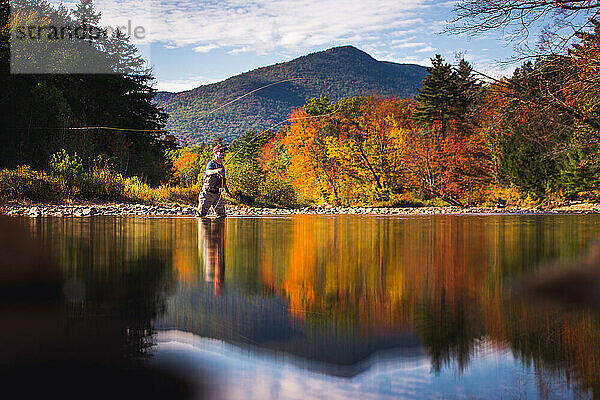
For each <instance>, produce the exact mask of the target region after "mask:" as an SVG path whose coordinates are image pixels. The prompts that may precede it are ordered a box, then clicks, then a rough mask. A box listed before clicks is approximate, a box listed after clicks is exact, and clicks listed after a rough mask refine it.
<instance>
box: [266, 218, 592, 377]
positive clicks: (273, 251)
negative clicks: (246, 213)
mask: <svg viewBox="0 0 600 400" xmlns="http://www.w3.org/2000/svg"><path fill="white" fill-rule="evenodd" d="M548 223H549V222H548V221H547V220H544V219H543V218H536V217H532V218H529V217H505V216H502V217H500V216H486V217H471V218H465V217H464V216H457V217H452V216H446V217H415V218H411V219H406V220H403V221H398V220H393V219H384V218H373V219H365V218H364V217H363V218H361V217H357V218H353V217H342V218H319V217H313V216H304V217H298V218H295V219H294V220H293V222H292V223H290V224H288V225H291V226H286V225H285V224H281V223H279V224H278V225H279V228H277V229H275V230H274V231H273V230H272V229H273V228H272V227H271V228H268V229H271V230H272V231H271V232H270V234H269V235H266V236H262V239H261V243H262V244H261V247H262V248H263V249H264V250H263V251H262V256H260V259H261V268H260V273H261V279H262V280H263V283H264V284H265V285H266V286H268V287H270V288H272V289H274V290H275V291H276V292H278V293H279V294H280V295H282V296H283V297H285V298H287V299H288V301H289V307H290V314H291V315H292V316H293V317H294V318H296V319H299V320H302V321H304V322H305V323H310V322H311V321H313V320H315V321H318V320H319V319H321V318H323V316H327V318H330V319H333V320H336V321H337V323H338V324H339V326H340V327H344V329H351V328H349V326H354V327H356V328H357V329H359V330H360V332H361V334H362V335H370V334H378V333H379V334H381V333H383V334H385V333H388V334H390V333H393V332H397V331H398V330H402V329H409V330H416V331H417V332H418V333H419V336H420V338H421V340H422V342H423V344H424V346H425V348H426V350H427V351H428V352H429V355H430V356H431V358H432V362H433V365H434V368H436V369H437V370H439V369H441V368H442V367H444V366H445V365H448V364H453V363H454V362H456V365H457V367H458V368H459V370H462V369H463V368H465V367H466V366H467V365H468V364H469V362H470V359H471V357H472V354H473V351H474V349H475V348H476V346H477V344H478V343H480V342H481V341H490V342H491V344H492V345H493V346H495V347H499V348H508V347H510V348H511V349H512V350H513V351H514V352H515V354H517V355H520V356H522V358H523V359H524V360H526V361H533V362H534V363H535V365H536V366H539V368H538V371H539V372H540V374H542V373H543V372H544V373H545V372H548V371H553V370H559V371H563V373H566V372H565V371H576V372H575V373H574V374H573V376H572V378H577V377H581V379H582V380H584V381H590V380H591V382H599V381H600V380H599V379H598V377H597V376H596V373H595V372H593V371H595V370H596V369H597V368H596V369H594V367H597V362H595V361H594V359H593V358H591V359H590V358H589V357H586V356H585V351H584V349H585V348H586V346H591V345H593V344H594V343H598V335H599V334H600V329H598V327H599V325H598V323H597V321H591V320H589V319H588V320H586V319H585V318H584V319H583V320H582V319H580V318H579V317H572V318H570V319H568V320H566V321H561V323H560V325H557V324H556V316H553V317H550V316H544V315H543V314H537V313H532V312H529V311H527V310H528V309H529V307H528V306H527V304H526V303H522V302H521V301H518V300H515V299H512V298H511V297H510V292H509V291H508V290H509V287H507V286H506V282H507V281H509V282H510V280H511V279H517V278H519V277H520V276H521V275H523V274H524V273H527V272H531V271H532V270H533V269H534V267H535V266H536V265H539V264H540V263H542V262H544V261H547V260H551V259H557V258H558V259H561V258H562V259H568V258H572V257H573V256H575V255H576V254H577V253H579V252H580V251H581V250H582V249H583V247H584V246H585V245H586V243H587V242H588V240H589V239H590V238H592V237H594V235H596V233H595V232H594V231H593V230H591V229H589V227H587V228H586V227H585V226H584V225H582V224H575V223H574V220H573V219H572V218H570V217H564V218H562V217H559V218H554V219H553V220H552V224H553V227H554V229H548V228H549V226H548ZM276 225H277V224H276ZM276 231H278V234H276V235H274V236H270V235H271V234H273V233H275V232H276ZM269 237H272V239H269ZM283 237H285V238H287V241H286V244H285V247H281V246H280V245H279V244H277V243H278V242H281V238H283ZM565 238H568V240H565ZM515 310H517V311H515ZM588 318H589V317H588ZM349 323H350V325H348V324H349ZM565 332H569V335H568V336H567V335H565ZM549 337H551V339H552V340H548V338H549ZM577 357H579V361H578V362H574V361H573V362H572V361H569V360H570V359H572V358H577ZM553 360H554V361H553ZM565 363H566V364H565ZM453 365H454V364H453ZM542 366H544V367H543V368H542ZM565 367H566V368H565ZM586 371H587V372H586Z"/></svg>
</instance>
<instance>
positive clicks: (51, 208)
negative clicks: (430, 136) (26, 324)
mask: <svg viewBox="0 0 600 400" xmlns="http://www.w3.org/2000/svg"><path fill="white" fill-rule="evenodd" d="M226 210H227V215H230V216H269V215H294V214H330V215H339V214H366V215H431V214H589V213H600V204H587V203H579V204H571V205H568V206H562V207H554V208H539V207H538V208H511V207H504V208H490V207H464V208H461V207H416V208H387V207H332V206H314V207H305V208H297V209H283V208H259V207H248V206H238V205H227V206H226ZM0 214H4V215H9V216H27V217H91V216H94V215H113V216H117V215H118V216H166V217H193V216H196V215H197V212H196V209H195V208H193V207H186V206H180V205H176V204H171V205H156V206H151V205H145V204H87V203H86V204H72V205H65V204H60V205H56V204H20V203H9V204H3V205H0Z"/></svg>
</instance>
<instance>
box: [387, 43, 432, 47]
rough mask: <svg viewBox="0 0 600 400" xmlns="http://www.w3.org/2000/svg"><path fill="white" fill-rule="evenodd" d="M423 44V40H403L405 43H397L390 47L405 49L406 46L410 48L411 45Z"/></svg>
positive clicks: (419, 45) (418, 45)
mask: <svg viewBox="0 0 600 400" xmlns="http://www.w3.org/2000/svg"><path fill="white" fill-rule="evenodd" d="M425 44H426V43H423V42H405V43H400V44H397V45H395V46H392V47H390V48H392V49H407V48H412V47H421V46H425Z"/></svg>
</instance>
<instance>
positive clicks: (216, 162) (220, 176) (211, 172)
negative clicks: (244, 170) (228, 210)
mask: <svg viewBox="0 0 600 400" xmlns="http://www.w3.org/2000/svg"><path fill="white" fill-rule="evenodd" d="M213 154H214V156H215V158H214V159H212V160H210V161H209V162H208V164H206V171H204V184H203V185H202V192H200V195H199V196H198V211H200V216H201V217H205V216H206V214H208V211H209V210H210V207H211V206H212V207H213V208H214V209H215V213H216V214H217V216H218V217H224V216H225V205H224V204H223V195H222V194H221V189H225V192H226V193H227V195H228V196H231V192H230V191H229V189H228V188H227V182H226V180H225V167H224V166H223V160H224V159H225V146H222V145H220V144H218V145H216V146H215V148H214V149H213Z"/></svg>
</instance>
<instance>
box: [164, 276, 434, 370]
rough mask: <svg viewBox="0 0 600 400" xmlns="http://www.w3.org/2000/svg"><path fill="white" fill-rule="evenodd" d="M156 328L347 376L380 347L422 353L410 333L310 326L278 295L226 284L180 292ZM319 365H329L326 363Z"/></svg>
mask: <svg viewBox="0 0 600 400" xmlns="http://www.w3.org/2000/svg"><path fill="white" fill-rule="evenodd" d="M165 311H166V312H165V314H164V315H163V317H162V318H161V319H159V320H158V321H156V324H155V328H157V329H159V330H164V329H178V330H182V331H186V332H192V333H194V334H196V335H199V336H202V337H208V338H214V339H219V340H224V341H227V342H231V343H237V344H240V345H244V346H251V347H255V348H263V349H270V350H276V351H282V352H285V353H287V354H290V355H294V356H298V357H302V358H304V359H307V360H310V361H312V362H313V363H310V365H311V366H312V368H318V366H319V365H320V366H321V367H322V368H324V372H326V373H328V374H333V375H341V376H348V375H354V374H356V373H358V372H360V371H361V370H362V369H363V368H365V367H368V363H366V362H364V361H365V360H366V359H367V358H368V357H369V356H371V355H372V354H373V353H375V352H378V351H387V350H390V349H395V354H402V356H403V357H415V356H422V354H423V353H422V351H421V350H420V349H421V344H420V342H419V339H418V338H417V337H416V335H415V334H414V333H410V332H408V331H397V332H386V333H385V334H380V335H363V334H362V333H361V332H360V329H357V327H350V326H340V325H339V321H336V320H329V319H323V320H321V321H319V323H314V324H312V325H310V326H307V325H302V324H300V325H299V324H298V323H297V321H295V320H294V319H292V318H291V317H290V313H289V309H288V303H287V302H286V301H284V300H282V299H281V298H280V297H279V296H277V295H273V294H265V295H263V296H248V294H247V293H244V292H240V291H238V290H237V289H235V288H229V287H227V286H225V290H223V291H222V292H221V294H220V295H219V296H214V295H213V293H212V286H211V285H209V284H207V283H204V282H199V284H198V285H195V286H192V287H191V288H189V289H185V290H183V291H180V292H179V294H178V295H177V296H176V297H174V298H172V299H171V300H170V301H169V302H168V304H167V309H166V310H165ZM323 363H326V364H328V365H327V366H326V367H325V366H324V365H323Z"/></svg>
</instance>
